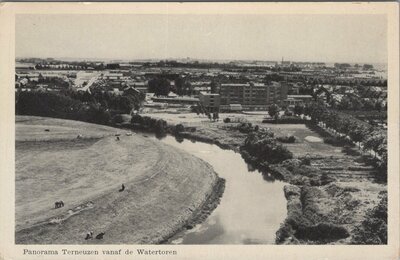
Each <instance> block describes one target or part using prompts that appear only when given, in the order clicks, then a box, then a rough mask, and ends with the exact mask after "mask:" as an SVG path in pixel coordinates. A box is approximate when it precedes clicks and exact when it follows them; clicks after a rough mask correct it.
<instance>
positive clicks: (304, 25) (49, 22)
mask: <svg viewBox="0 0 400 260" xmlns="http://www.w3.org/2000/svg"><path fill="white" fill-rule="evenodd" d="M386 23H387V21H386V17H385V16H383V15H169V16H167V15H17V16H16V50H15V51H16V57H17V58H29V57H31V58H33V57H35V58H55V59H79V60H84V59H86V60H125V61H127V60H132V61H134V60H165V59H169V60H171V59H177V60H179V59H185V58H187V57H189V58H190V59H193V60H210V61H232V60H243V61H254V60H257V61H281V59H282V57H284V59H285V60H288V61H293V62H325V63H334V62H340V63H360V64H363V63H375V64H377V63H381V64H382V63H383V64H386V63H387V29H386V27H387V24H386Z"/></svg>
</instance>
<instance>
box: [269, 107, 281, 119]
mask: <svg viewBox="0 0 400 260" xmlns="http://www.w3.org/2000/svg"><path fill="white" fill-rule="evenodd" d="M278 113H279V107H278V105H277V104H273V105H270V106H269V107H268V114H269V115H270V117H273V118H275V119H277V116H278Z"/></svg>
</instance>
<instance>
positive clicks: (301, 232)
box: [295, 223, 349, 241]
mask: <svg viewBox="0 0 400 260" xmlns="http://www.w3.org/2000/svg"><path fill="white" fill-rule="evenodd" d="M295 236H296V237H297V238H299V239H303V240H312V241H321V240H325V241H334V240H338V239H342V238H346V237H348V236H349V232H348V231H347V229H346V228H344V227H342V226H339V225H334V224H330V223H319V224H318V225H315V226H299V228H298V229H297V230H296V233H295Z"/></svg>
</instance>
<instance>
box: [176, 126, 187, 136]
mask: <svg viewBox="0 0 400 260" xmlns="http://www.w3.org/2000/svg"><path fill="white" fill-rule="evenodd" d="M183 131H185V127H184V126H183V125H182V124H177V125H176V126H175V134H179V133H182V132H183Z"/></svg>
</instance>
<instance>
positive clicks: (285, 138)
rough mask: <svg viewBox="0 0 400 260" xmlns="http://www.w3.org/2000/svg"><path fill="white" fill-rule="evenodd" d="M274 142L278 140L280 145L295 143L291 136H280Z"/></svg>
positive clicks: (294, 138)
mask: <svg viewBox="0 0 400 260" xmlns="http://www.w3.org/2000/svg"><path fill="white" fill-rule="evenodd" d="M276 140H278V141H279V142H281V143H295V142H296V137H294V136H293V135H291V136H280V137H277V138H276Z"/></svg>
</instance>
